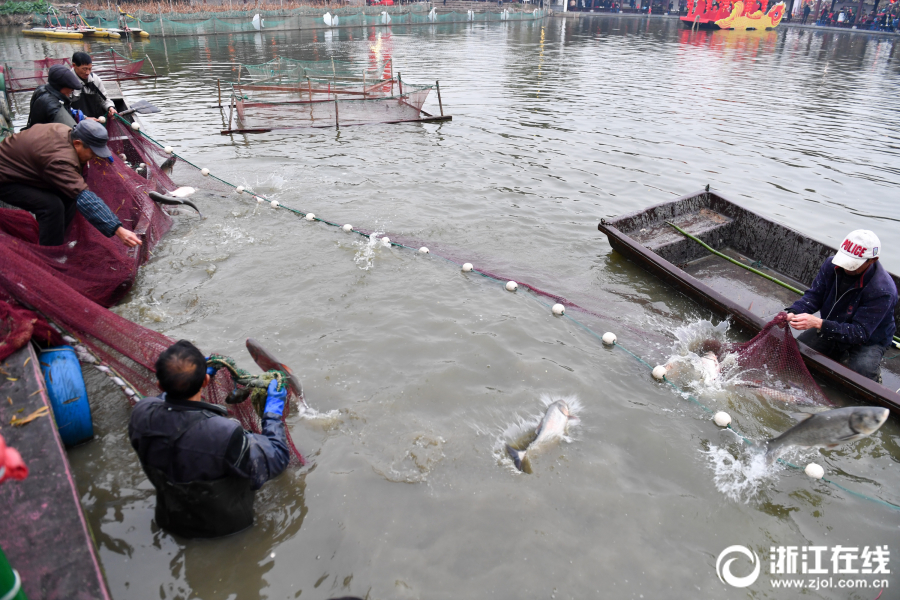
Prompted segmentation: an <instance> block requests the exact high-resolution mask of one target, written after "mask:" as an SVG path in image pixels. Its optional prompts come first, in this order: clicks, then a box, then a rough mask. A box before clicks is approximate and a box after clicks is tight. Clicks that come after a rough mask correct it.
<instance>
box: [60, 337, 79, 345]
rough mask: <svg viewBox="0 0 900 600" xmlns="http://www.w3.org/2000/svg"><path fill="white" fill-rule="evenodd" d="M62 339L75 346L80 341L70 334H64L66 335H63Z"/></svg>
mask: <svg viewBox="0 0 900 600" xmlns="http://www.w3.org/2000/svg"><path fill="white" fill-rule="evenodd" d="M62 339H63V341H64V342H65V343H67V344H69V345H70V346H74V345H75V344H77V343H78V341H77V340H76V339H75V338H73V337H72V336H70V335H64V336H62Z"/></svg>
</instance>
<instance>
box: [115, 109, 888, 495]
mask: <svg viewBox="0 0 900 600" xmlns="http://www.w3.org/2000/svg"><path fill="white" fill-rule="evenodd" d="M116 117H118V118H119V119H121V120H122V121H123V122H124V123H126V124H128V121H125V120H124V119H122V118H121V117H119V116H118V115H116ZM129 125H130V124H129ZM137 133H138V134H140V135H142V136H144V137H145V138H147V139H148V140H150V141H151V142H153V143H154V144H156V145H157V146H159V147H161V148H162V147H163V145H162V144H160V143H159V142H158V141H156V140H155V139H153V138H152V137H150V136H149V135H147V134H146V133H144V132H143V130H137ZM172 155H173V156H177V157H178V158H179V159H181V160H183V161H184V162H186V163H187V164H189V165H191V166H192V167H194V168H195V169H199V168H200V167H198V166H197V165H195V164H194V163H192V162H190V161H188V160H187V159H185V158H183V157H182V156H180V155H178V154H175V153H174V152H172ZM209 177H212V178H213V179H215V180H216V181H219V182H221V183H223V184H225V185H227V186H229V187H231V188H235V189H236V188H237V187H238V186H236V185H234V184H233V183H231V182H228V181H225V180H224V179H220V178H219V177H216V176H215V175H213V174H211V173H210V174H209ZM250 196H251V197H255V198H262V199H263V200H266V201H268V202H274V203H273V204H272V206H273V208H283V209H284V210H287V211H289V212H291V213H294V214H296V215H300V216H301V217H304V218H306V219H307V220H310V221H318V222H320V223H325V224H326V225H330V226H332V227H338V228H340V227H342V226H341V225H338V224H337V223H333V222H331V221H328V220H326V219H321V218H319V217H317V216H315V215H313V214H312V213H305V212H303V211H301V210H298V209H296V208H292V207H290V206H285V205H284V204H282V203H280V202H277V201H269V200H268V199H267V198H266V197H265V196H262V195H260V194H257V193H251V194H250ZM307 215H310V216H311V217H312V218H311V219H310V218H309V217H307ZM668 224H669V225H672V224H671V223H668ZM672 227H675V229H678V230H679V231H680V232H681V233H683V234H684V235H686V236H688V237H691V238H693V239H695V240H696V241H698V242H700V243H701V244H703V246H705V247H706V248H707V249H708V250H710V251H711V252H713V253H715V254H718V255H720V256H722V258H725V259H728V260H730V261H732V262H735V264H738V265H740V266H742V267H744V268H746V269H749V270H751V271H754V272H756V273H758V274H759V275H762V276H763V277H765V278H767V279H771V280H772V281H774V282H775V283H778V284H780V285H784V286H785V287H788V289H793V290H794V291H796V292H798V293H801V294H802V292H800V291H799V290H797V289H796V288H791V287H789V286H788V285H787V284H785V283H783V282H780V281H778V280H777V279H775V278H774V277H770V276H768V275H766V274H765V273H760V272H759V271H756V269H752V268H750V267H747V266H746V265H742V264H741V263H739V262H736V261H734V259H732V258H731V257H728V256H725V255H723V254H721V253H719V252H717V251H716V250H713V249H712V248H710V247H709V246H707V245H706V244H705V243H703V242H702V241H700V240H697V239H696V238H694V237H693V236H691V235H690V234H689V233H687V232H685V231H684V230H682V229H680V228H679V227H677V226H676V225H672ZM350 231H352V232H353V233H356V234H358V235H361V236H362V237H365V238H370V236H369V235H368V234H366V233H365V232H363V231H360V230H358V229H355V228H351V229H350ZM389 243H390V245H391V246H395V247H397V248H405V249H406V250H412V251H413V252H417V251H418V250H419V249H417V248H413V247H412V246H407V245H405V244H401V243H399V242H395V241H393V240H390V242H389ZM429 254H430V255H431V256H434V257H435V258H439V259H441V260H443V261H446V262H448V263H450V264H453V265H455V266H457V267H460V266H462V265H460V263H458V262H456V261H455V260H452V259H450V258H447V257H445V256H441V255H440V254H434V253H432V252H429ZM471 272H473V273H476V274H478V275H481V276H482V277H485V278H487V279H491V280H493V281H496V282H498V283H501V284H504V285H505V284H506V283H507V282H508V281H509V279H507V278H504V277H501V276H498V275H495V274H493V273H487V272H484V271H479V270H478V269H475V268H473V269H472V271H471ZM523 286H524V287H526V289H529V291H531V294H529V297H532V298H534V299H535V300H536V301H537V302H539V303H540V304H542V305H543V306H545V307H547V308H551V306H550V305H549V304H547V303H546V302H544V301H543V300H542V299H541V298H540V295H539V292H538V291H537V290H538V288H536V287H533V286H531V285H529V284H523ZM548 295H550V296H553V295H552V294H548ZM555 297H556V298H561V297H559V296H555ZM570 306H571V304H570ZM562 316H563V317H564V318H566V319H568V320H569V321H571V322H572V323H574V324H575V325H577V326H578V327H579V328H581V329H583V330H584V331H585V332H587V333H588V334H590V335H591V336H593V337H595V338H597V339H598V340H601V343H602V337H601V336H600V335H598V334H597V332H596V331H594V330H593V329H591V328H590V327H588V326H587V325H585V324H584V323H582V322H580V321H579V320H577V319H576V318H574V317H572V316H571V315H569V314H568V313H563V315H562ZM613 346H615V347H616V348H619V349H620V350H622V351H623V352H625V353H626V354H628V355H629V356H631V357H632V358H634V359H635V360H637V361H638V362H639V363H641V364H642V365H644V366H645V367H647V368H648V369H650V370H653V365H651V364H650V363H648V362H647V361H646V360H644V359H643V358H641V357H640V356H639V355H637V354H635V353H634V352H632V351H631V350H629V349H628V348H626V347H625V346H622V345H621V344H620V343H619V342H618V341H616V342H614V343H613ZM663 381H665V382H666V383H667V384H668V385H669V386H671V387H672V389H673V390H675V391H676V392H677V393H678V395H679V396H681V397H682V398H685V399H687V400H689V401H690V402H692V403H693V404H695V405H697V406H698V407H699V408H700V409H702V410H703V411H705V412H707V413H709V414H713V413H714V412H715V411H713V410H712V409H711V408H709V407H708V406H706V405H704V404H703V403H702V402H700V400H698V399H697V398H696V397H694V396H693V395H692V394H690V393H688V392H686V391H684V390H683V389H681V388H680V387H679V386H678V385H677V384H675V383H674V382H672V381H669V379H668V378H663ZM726 428H727V429H730V430H731V431H732V432H733V433H734V434H735V435H737V436H738V437H740V438H741V440H742V441H743V442H744V443H745V444H747V445H748V446H753V445H754V442H753V440H752V439H750V438H748V437H746V436H745V435H743V434H742V433H740V432H739V431H737V430H736V429H734V427H732V426H731V424H729V425H728V426H727V427H726ZM777 460H778V462H779V463H781V464H783V465H786V466H788V467H790V468H792V469H796V470H798V471H802V470H803V467H800V466H799V465H795V464H793V463H791V462H789V461H786V460H784V459H781V458H779V459H777ZM821 481H824V482H825V483H828V484H829V485H832V486H834V487H836V488H839V489H841V490H843V491H845V492H847V493H849V494H852V495H853V496H856V497H858V498H861V499H864V500H869V501H871V502H874V503H876V504H881V505H883V506H886V507H888V508H893V509H894V510H900V505H898V504H894V503H892V502H888V501H886V500H882V499H880V498H875V497H872V496H868V495H866V494H863V493H860V492H855V491H853V490H850V489H847V488H846V487H844V486H842V485H841V484H839V483H837V482H834V481H831V480H830V479H826V478H824V477H823V478H822V479H821Z"/></svg>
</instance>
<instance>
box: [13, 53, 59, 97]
mask: <svg viewBox="0 0 900 600" xmlns="http://www.w3.org/2000/svg"><path fill="white" fill-rule="evenodd" d="M53 65H64V66H66V67H71V66H72V61H71V60H69V59H68V58H44V59H41V60H29V61H20V62H7V63H6V73H7V75H6V86H7V88H8V89H9V91H10V92H20V91H25V90H33V89H35V88H37V87H38V86H41V85H44V84H45V83H47V74H48V71H49V70H50V67H52V66H53Z"/></svg>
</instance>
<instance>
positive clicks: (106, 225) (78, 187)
mask: <svg viewBox="0 0 900 600" xmlns="http://www.w3.org/2000/svg"><path fill="white" fill-rule="evenodd" d="M67 72H68V73H71V72H70V71H67ZM72 77H75V75H72ZM108 141H109V135H108V134H107V133H106V128H105V127H104V126H103V125H101V124H100V123H97V122H96V121H91V120H86V121H82V122H81V123H79V124H78V125H77V126H75V129H69V127H68V126H67V125H63V124H61V123H50V124H46V125H43V124H42V125H35V126H34V127H32V128H30V129H27V130H25V131H20V132H19V133H17V134H15V135H11V136H9V137H8V138H6V139H5V140H3V142H0V200H2V201H3V202H6V203H7V204H11V205H12V206H15V207H17V208H22V209H25V210H27V211H29V212H31V213H32V214H33V215H34V216H35V218H36V219H37V222H38V236H39V238H38V239H39V241H40V244H41V246H60V245H62V244H63V242H65V235H66V229H67V228H68V227H69V224H70V223H71V222H72V219H74V218H75V211H76V210H77V211H78V212H80V213H81V214H82V215H83V216H84V218H85V219H87V220H88V222H89V223H90V224H91V225H93V226H94V227H96V228H97V230H98V231H100V233H102V234H103V235H105V236H106V237H112V236H116V237H117V238H119V239H120V240H121V241H122V243H123V244H125V245H126V246H128V247H133V246H140V245H141V239H140V238H139V237H138V236H137V235H135V233H134V232H133V231H129V230H128V229H125V228H124V227H122V222H121V221H119V218H118V217H116V215H114V214H113V212H112V211H111V210H110V209H109V207H108V206H107V205H106V203H104V202H103V200H102V199H101V198H100V197H99V196H97V194H95V193H93V192H92V191H90V190H89V189H88V186H87V183H85V181H84V177H83V175H82V169H83V168H84V165H85V164H87V162H88V161H89V160H91V159H92V158H95V157H98V158H102V159H111V157H112V152H111V151H110V150H109V148H108V147H107V145H106V143H107V142H108Z"/></svg>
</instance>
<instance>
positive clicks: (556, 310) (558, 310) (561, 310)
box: [552, 304, 566, 316]
mask: <svg viewBox="0 0 900 600" xmlns="http://www.w3.org/2000/svg"><path fill="white" fill-rule="evenodd" d="M552 310H553V314H554V315H557V316H560V315H564V314H566V307H565V306H563V305H562V304H554V305H553V309H552Z"/></svg>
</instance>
